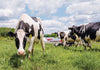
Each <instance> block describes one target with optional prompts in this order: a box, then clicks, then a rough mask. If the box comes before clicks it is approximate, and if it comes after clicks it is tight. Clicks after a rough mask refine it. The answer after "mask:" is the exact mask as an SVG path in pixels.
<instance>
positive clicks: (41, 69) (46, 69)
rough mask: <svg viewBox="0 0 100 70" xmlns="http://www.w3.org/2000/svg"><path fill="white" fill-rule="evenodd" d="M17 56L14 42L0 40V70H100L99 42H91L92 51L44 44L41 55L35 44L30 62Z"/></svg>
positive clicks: (38, 47) (38, 46)
mask: <svg viewBox="0 0 100 70" xmlns="http://www.w3.org/2000/svg"><path fill="white" fill-rule="evenodd" d="M27 48H28V45H27V46H26V49H25V50H26V55H25V56H24V57H21V56H18V55H17V49H16V47H15V41H14V40H8V39H6V38H5V39H1V40H0V70H100V42H92V49H91V50H90V49H89V48H88V47H87V49H86V50H84V47H83V46H78V47H77V48H76V47H74V46H72V47H63V46H59V47H55V46H53V44H46V47H45V52H44V53H43V51H42V48H41V45H40V44H35V50H34V53H33V55H31V58H30V60H29V59H28V58H27V55H28V54H27Z"/></svg>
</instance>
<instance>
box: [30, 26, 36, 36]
mask: <svg viewBox="0 0 100 70" xmlns="http://www.w3.org/2000/svg"><path fill="white" fill-rule="evenodd" d="M30 34H32V36H34V35H35V31H34V26H33V25H32V26H31V32H30Z"/></svg>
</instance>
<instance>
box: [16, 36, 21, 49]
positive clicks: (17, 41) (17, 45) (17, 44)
mask: <svg viewBox="0 0 100 70" xmlns="http://www.w3.org/2000/svg"><path fill="white" fill-rule="evenodd" d="M15 44H16V47H17V49H19V45H20V42H19V39H18V38H17V37H16V38H15Z"/></svg>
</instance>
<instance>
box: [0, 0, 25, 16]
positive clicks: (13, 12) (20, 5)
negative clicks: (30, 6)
mask: <svg viewBox="0 0 100 70" xmlns="http://www.w3.org/2000/svg"><path fill="white" fill-rule="evenodd" d="M23 12H25V2H24V0H0V17H18V16H19V15H21V14H22V13H23Z"/></svg>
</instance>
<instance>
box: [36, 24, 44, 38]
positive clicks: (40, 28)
mask: <svg viewBox="0 0 100 70" xmlns="http://www.w3.org/2000/svg"><path fill="white" fill-rule="evenodd" d="M41 30H43V29H42V27H41V25H40V24H39V30H38V37H37V38H38V39H40V32H41Z"/></svg>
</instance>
